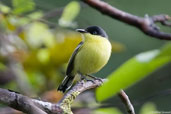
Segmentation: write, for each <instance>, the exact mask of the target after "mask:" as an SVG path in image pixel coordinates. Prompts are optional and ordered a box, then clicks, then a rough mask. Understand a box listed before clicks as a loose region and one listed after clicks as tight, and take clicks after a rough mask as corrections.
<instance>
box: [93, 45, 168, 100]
mask: <svg viewBox="0 0 171 114" xmlns="http://www.w3.org/2000/svg"><path fill="white" fill-rule="evenodd" d="M169 62H171V44H167V45H166V46H165V47H164V48H162V49H160V50H153V51H148V52H145V53H140V54H138V55H136V56H135V57H133V58H131V59H130V60H128V61H127V62H125V63H124V64H123V65H121V66H120V67H119V68H118V69H117V70H116V71H114V72H113V73H112V74H111V75H109V77H108V79H109V80H108V81H107V82H106V83H104V85H103V86H101V87H99V88H97V91H96V98H97V100H98V101H104V100H106V99H108V98H109V97H112V96H113V95H115V94H116V93H117V92H119V91H120V89H124V88H127V87H129V86H130V85H132V84H134V83H135V82H137V81H139V80H141V79H143V78H144V77H146V76H147V75H149V74H150V73H152V72H153V71H155V70H157V69H158V68H160V67H161V66H163V65H165V64H167V63H169ZM104 93H105V94H104Z"/></svg>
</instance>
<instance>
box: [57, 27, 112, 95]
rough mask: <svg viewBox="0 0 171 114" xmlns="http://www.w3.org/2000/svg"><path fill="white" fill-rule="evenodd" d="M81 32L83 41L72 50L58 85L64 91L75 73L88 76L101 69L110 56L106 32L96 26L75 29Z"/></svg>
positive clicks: (70, 83) (59, 89)
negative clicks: (64, 74) (63, 75)
mask: <svg viewBox="0 0 171 114" xmlns="http://www.w3.org/2000/svg"><path fill="white" fill-rule="evenodd" d="M77 31H78V32H80V33H81V34H82V37H83V41H82V42H80V43H79V45H78V46H77V47H76V49H75V51H74V52H73V54H72V56H71V58H70V60H69V64H68V67H67V71H66V77H65V78H64V80H63V81H62V84H61V85H60V86H59V87H58V91H62V92H65V91H66V90H68V89H69V88H70V87H71V86H72V83H73V80H74V77H75V76H76V74H79V75H80V76H83V77H84V76H88V75H89V74H92V73H96V72H98V71H99V70H100V69H102V68H103V67H104V66H105V65H106V63H107V62H108V60H109V58H110V56H111V44H110V42H109V40H108V36H107V34H106V32H105V31H104V30H103V29H102V28H101V27H98V26H90V27H88V28H86V29H77Z"/></svg>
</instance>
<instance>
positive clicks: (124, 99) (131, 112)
mask: <svg viewBox="0 0 171 114" xmlns="http://www.w3.org/2000/svg"><path fill="white" fill-rule="evenodd" d="M118 95H119V97H120V99H121V100H122V102H123V104H124V105H125V106H126V109H127V112H128V113H129V114H135V111H134V107H133V105H132V104H131V101H130V100H129V97H128V96H127V95H126V93H125V92H124V91H123V90H121V91H120V92H119V94H118Z"/></svg>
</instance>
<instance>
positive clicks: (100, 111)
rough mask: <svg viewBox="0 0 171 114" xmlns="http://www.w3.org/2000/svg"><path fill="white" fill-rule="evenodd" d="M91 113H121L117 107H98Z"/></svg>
mask: <svg viewBox="0 0 171 114" xmlns="http://www.w3.org/2000/svg"><path fill="white" fill-rule="evenodd" d="M93 114H122V113H121V112H120V111H119V110H118V109H117V108H100V109H97V110H95V111H94V112H93Z"/></svg>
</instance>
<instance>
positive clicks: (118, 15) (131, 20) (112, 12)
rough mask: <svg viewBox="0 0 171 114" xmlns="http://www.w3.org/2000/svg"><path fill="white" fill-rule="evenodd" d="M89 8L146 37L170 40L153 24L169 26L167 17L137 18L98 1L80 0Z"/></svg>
mask: <svg viewBox="0 0 171 114" xmlns="http://www.w3.org/2000/svg"><path fill="white" fill-rule="evenodd" d="M82 1H83V2H85V3H86V4H88V5H89V6H91V7H93V8H95V9H97V10H98V11H99V12H101V13H103V14H104V15H107V16H110V17H112V18H114V19H117V20H119V21H121V22H124V23H127V24H129V25H132V26H135V27H137V28H138V29H140V30H141V31H142V32H144V33H145V34H146V35H149V36H152V37H155V38H158V39H161V40H171V33H165V32H161V31H160V30H159V27H157V25H155V23H157V22H160V23H161V24H163V25H165V26H171V23H168V22H167V21H168V20H171V17H170V16H168V15H164V14H163V15H155V16H152V17H149V16H148V15H145V17H144V18H143V17H138V16H135V15H132V14H129V13H127V12H124V11H121V10H119V9H117V8H115V7H113V6H111V5H109V4H108V3H105V2H103V1H100V0H82Z"/></svg>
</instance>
